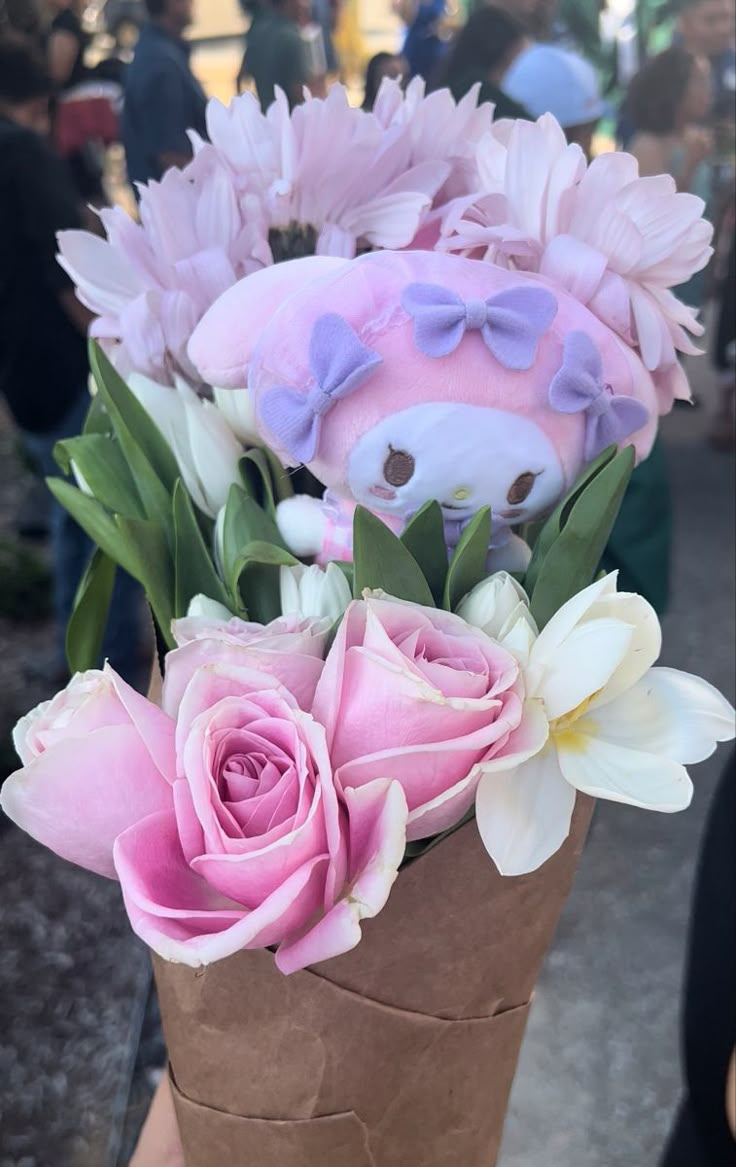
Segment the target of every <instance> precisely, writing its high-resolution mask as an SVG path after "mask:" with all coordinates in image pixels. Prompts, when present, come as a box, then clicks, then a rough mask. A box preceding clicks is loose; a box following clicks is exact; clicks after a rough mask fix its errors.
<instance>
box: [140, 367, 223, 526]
mask: <svg viewBox="0 0 736 1167" xmlns="http://www.w3.org/2000/svg"><path fill="white" fill-rule="evenodd" d="M128 384H129V387H130V389H131V391H132V392H133V393H134V394H135V396H136V397H137V399H138V401H139V402H140V403H141V405H142V406H143V408H144V409H145V410H146V412H147V413H148V414H149V416H150V417H151V418H152V419H153V421H154V422H155V424H156V425H157V426H158V428H159V429H160V430H161V433H162V434H163V436H164V438H165V439H166V441H167V442H168V443H169V445H170V446H171V449H172V451H173V453H174V457H175V458H176V461H177V464H178V466H179V470H180V472H181V476H182V480H183V482H184V485H185V487H186V488H187V490H188V492H189V494H190V495H191V497H192V500H193V501H194V503H195V504H196V505H197V506H198V507H199V509H200V510H201V511H203V512H204V513H205V514H206V515H210V517H212V518H214V517H215V515H216V514H217V512H218V511H219V510H220V508H221V507H223V506H224V505H225V503H226V502H227V496H228V493H229V491H230V487H231V486H232V484H233V483H234V482H238V481H239V475H238V462H239V460H240V457H241V455H242V453H243V447H242V446H241V445H240V442H238V440H237V439H236V438H235V436H234V435H233V434H232V432H231V431H230V428H229V426H228V424H227V422H226V421H225V418H224V417H223V416H222V414H221V413H220V412H219V410H218V409H217V408H216V406H214V405H213V404H212V402H210V401H203V400H201V398H199V397H198V396H197V394H196V393H195V392H194V390H193V389H192V388H191V387H190V386H189V385H187V384H186V382H185V381H183V380H181V378H178V379H177V385H176V388H175V389H172V388H170V386H168V385H158V384H157V383H156V382H155V381H150V380H149V379H148V377H143V376H141V375H140V374H138V373H133V374H132V375H131V376H130V377H129V379H128Z"/></svg>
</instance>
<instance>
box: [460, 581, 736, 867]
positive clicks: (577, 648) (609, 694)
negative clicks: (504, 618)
mask: <svg viewBox="0 0 736 1167" xmlns="http://www.w3.org/2000/svg"><path fill="white" fill-rule="evenodd" d="M660 647H661V632H660V628H659V621H658V620H657V616H656V613H655V612H654V609H653V608H652V607H651V606H650V605H649V604H648V603H647V602H646V600H644V599H643V598H642V597H641V596H637V595H631V594H627V593H618V592H617V591H616V575H615V573H614V574H612V575H608V576H606V577H605V578H604V579H602V580H599V581H597V582H596V583H594V584H592V585H591V586H590V587H588V588H586V589H585V590H584V591H582V592H580V593H579V594H578V595H577V596H574V597H573V599H571V600H569V601H568V603H566V604H564V605H563V607H562V608H560V610H559V611H558V612H557V613H556V614H555V615H554V616H553V617H552V619H551V620H550V622H549V624H547V626H546V627H545V628H544V629H543V630H542V632H541V633H540V634H539V636H538V638H537V639H536V640H535V641H534V643H533V644H532V646H531V651H530V653H529V660H528V664H527V666H526V668H525V670H524V672H525V676H526V684H527V699H528V700H531V701H534V702H537V703H538V704H539V706H540V707H541V708H542V709H543V710H544V713H545V716H546V718H547V720H548V722H549V738H548V740H547V743H546V745H545V746H544V748H543V749H542V750H541V751H540V752H539V753H538V754H537V755H536V756H534V757H532V758H531V759H529V760H528V761H526V762H524V763H522V764H521V765H520V766H516V767H515V768H513V769H510V770H508V771H505V772H499V771H496V772H493V773H488V774H486V775H484V776H483V778H481V781H480V785H479V787H478V794H477V800H476V812H477V818H478V828H479V830H480V833H481V836H482V838H483V842H484V843H485V846H486V849H487V850H488V852H489V854H490V855H491V857H492V858H493V860H494V862H495V863H496V866H497V867H498V869H499V870H500V871H501V872H502V873H503V874H504V875H521V874H523V873H524V872H527V871H534V870H535V869H536V868H537V867H539V866H540V865H541V864H542V863H544V862H545V860H546V859H548V858H549V857H550V856H551V855H553V854H554V853H555V851H557V850H558V848H559V847H560V846H561V845H562V843H563V842H564V840H565V839H566V838H567V835H568V832H569V829H570V819H571V816H572V810H573V806H574V804H575V793H576V791H578V790H579V791H581V792H582V793H584V794H590V795H593V796H594V797H596V798H608V799H611V800H612V801H614V802H623V803H628V804H629V805H631V806H639V807H643V808H645V809H650V810H659V811H668V812H671V811H678V810H684V809H685V807H687V806H688V805H689V803H690V799H691V797H692V783H691V781H690V778H689V776H688V773H687V770H686V769H685V766H686V765H688V764H690V763H694V762H700V761H702V760H703V759H704V758H707V757H709V756H710V754H712V753H713V751H714V749H715V748H716V743H717V742H719V741H728V740H730V739H731V738H733V737H734V735H735V734H736V715H735V714H734V709H733V707H732V706H731V705H730V703H729V702H728V701H727V700H726V699H725V697H723V696H722V695H721V694H720V693H719V692H718V690H717V689H715V688H714V687H713V686H712V685H710V684H708V682H707V681H704V680H701V679H700V678H699V677H694V676H692V675H690V674H689V673H682V672H678V671H677V670H676V669H666V668H652V667H651V666H652V665H653V664H654V662H655V661H656V659H657V657H658V656H659V651H660Z"/></svg>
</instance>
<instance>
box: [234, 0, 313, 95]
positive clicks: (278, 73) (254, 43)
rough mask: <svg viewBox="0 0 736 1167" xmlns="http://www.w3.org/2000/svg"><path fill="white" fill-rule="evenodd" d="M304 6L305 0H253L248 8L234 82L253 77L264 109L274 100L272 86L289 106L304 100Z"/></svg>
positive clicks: (307, 75)
mask: <svg viewBox="0 0 736 1167" xmlns="http://www.w3.org/2000/svg"><path fill="white" fill-rule="evenodd" d="M305 9H306V11H305ZM308 9H309V5H308V0H270V2H269V0H257V2H256V3H254V4H253V5H252V7H251V11H252V20H251V26H250V28H249V30H248V33H247V36H246V44H245V56H244V58H243V65H242V68H241V70H240V76H239V78H238V82H239V84H242V82H243V81H244V80H245V79H246V78H248V77H252V78H253V81H254V83H255V87H256V93H257V94H258V100H259V101H260V103H261V108H262V109H263V110H264V112H265V110H267V109H268V107H269V105H271V103H272V101H273V99H274V96H275V92H274V91H275V88H276V86H278V87H279V88H280V89H283V91H284V93H285V94H286V97H287V100H288V102H289V108H290V109H293V107H294V106H295V105H299V104H300V103H301V102H302V101H303V100H304V86H305V85H308V84H309V82H310V81H311V76H310V68H309V59H308V53H307V46H306V43H305V41H304V39H303V37H302V34H301V31H300V25H301V24H303V23H304V21H305V19H308Z"/></svg>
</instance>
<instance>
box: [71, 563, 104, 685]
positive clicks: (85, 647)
mask: <svg viewBox="0 0 736 1167" xmlns="http://www.w3.org/2000/svg"><path fill="white" fill-rule="evenodd" d="M115 571H116V567H115V564H114V562H113V560H112V559H110V557H109V556H107V555H105V554H104V552H102V551H100V549H99V548H97V550H96V551H95V553H94V555H93V556H92V558H91V560H90V562H89V565H88V567H87V570H86V571H85V573H84V575H83V576H82V579H81V582H80V584H79V588H78V589H77V595H76V598H75V600H74V608H73V610H72V614H71V616H70V618H69V623H68V624H67V628H66V657H67V660H68V661H69V668H70V669H71V671H72V672H73V673H82V672H84V671H85V670H86V669H95V668H98V667H99V662H100V655H101V653H102V642H103V640H104V636H105V626H106V624H107V617H108V613H109V611H110V601H111V600H112V592H113V588H114V586H115Z"/></svg>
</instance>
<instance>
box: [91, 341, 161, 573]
mask: <svg viewBox="0 0 736 1167" xmlns="http://www.w3.org/2000/svg"><path fill="white" fill-rule="evenodd" d="M90 364H91V366H92V371H93V373H94V375H95V380H96V381H97V386H98V391H99V395H100V397H101V398H102V400H103V401H104V403H105V405H106V406H107V409H108V412H109V414H110V418H111V420H112V424H113V427H114V430H115V434H116V436H117V439H118V442H119V443H120V448H121V450H122V453H123V455H124V457H125V460H126V461H127V463H128V465H129V467H130V472H131V474H132V476H133V479H134V481H135V484H136V487H137V489H138V494H139V495H140V498H141V502H142V504H143V510H144V513H145V515H146V517H147V518H149V519H152V520H153V521H154V522H156V523H158V524H159V526H160V527H161V530H162V531H164V532H165V533H166V536H167V540H168V543H169V546H170V547H171V549H172V550H173V546H174V533H173V529H172V525H171V495H172V493H173V490H174V485H175V483H176V481H177V478H178V474H179V472H178V469H177V465H176V459H175V458H174V455H173V454H172V452H171V450H170V449H169V446H168V443H167V442H166V440H165V438H164V437H163V435H162V434H161V432H160V431H159V430H158V428H157V427H156V425H155V424H154V422H153V421H152V420H151V418H150V417H149V416H148V414H147V413H146V411H145V409H144V408H143V406H142V405H141V404H140V402H139V401H138V400H137V398H136V397H135V395H134V394H133V393H131V391H130V389H129V388H128V386H127V385H126V384H125V382H124V381H123V380H122V378H121V377H120V375H119V374H118V373H117V372H116V370H115V369H114V368H113V367H112V365H111V364H110V362H109V361H108V359H107V357H106V356H105V354H104V353H103V351H102V349H101V348H100V347H99V345H96V344H92V345H91V347H90Z"/></svg>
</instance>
